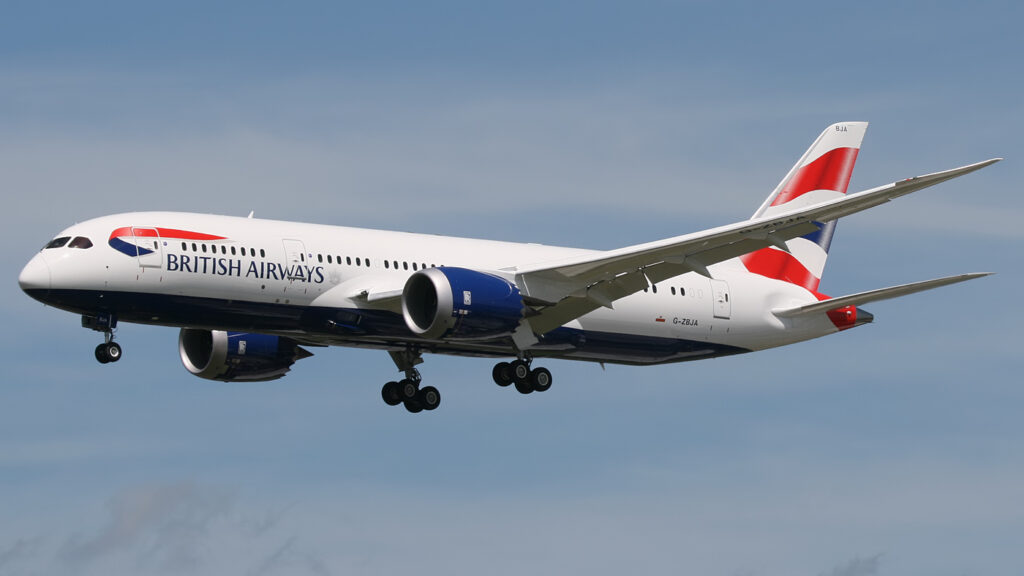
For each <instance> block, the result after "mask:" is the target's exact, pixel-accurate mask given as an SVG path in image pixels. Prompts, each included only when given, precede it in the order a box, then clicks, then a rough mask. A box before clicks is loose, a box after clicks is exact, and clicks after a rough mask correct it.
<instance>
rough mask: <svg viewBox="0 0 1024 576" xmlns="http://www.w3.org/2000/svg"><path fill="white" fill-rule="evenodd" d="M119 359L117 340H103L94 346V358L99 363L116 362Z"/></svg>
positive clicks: (119, 351)
mask: <svg viewBox="0 0 1024 576" xmlns="http://www.w3.org/2000/svg"><path fill="white" fill-rule="evenodd" d="M120 359H121V345H120V344H118V343H117V342H105V343H103V344H100V345H99V346H97V347H96V360H97V361H99V363H100V364H106V363H107V362H117V361H118V360H120Z"/></svg>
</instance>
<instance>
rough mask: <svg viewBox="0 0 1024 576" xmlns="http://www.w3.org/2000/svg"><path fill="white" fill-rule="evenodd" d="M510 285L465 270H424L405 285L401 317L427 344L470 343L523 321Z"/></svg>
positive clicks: (520, 302) (517, 296)
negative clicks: (428, 340)
mask: <svg viewBox="0 0 1024 576" xmlns="http://www.w3.org/2000/svg"><path fill="white" fill-rule="evenodd" d="M524 310H525V307H524V306H523V297H522V295H521V294H520V293H519V288H516V286H515V284H512V283H510V282H508V281H507V280H504V279H503V278H499V277H497V276H494V275H491V274H487V273H484V272H477V271H476V270H468V269H466V268H447V267H443V268H427V269H425V270H420V271H419V272H416V273H415V274H413V275H412V276H410V277H409V280H408V281H406V283H405V289H404V290H403V291H402V315H403V316H405V324H406V325H407V326H408V327H409V330H412V331H413V333H414V334H416V335H418V336H422V337H423V338H427V339H430V340H440V339H447V340H476V339H483V338H493V337H496V336H502V335H506V334H511V333H512V331H514V330H515V329H516V327H517V326H519V322H520V321H521V320H522V318H523V312H524Z"/></svg>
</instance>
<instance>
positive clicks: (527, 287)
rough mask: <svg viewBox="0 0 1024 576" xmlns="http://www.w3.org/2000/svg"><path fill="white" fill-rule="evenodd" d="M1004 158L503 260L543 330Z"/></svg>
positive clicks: (705, 272) (538, 328) (534, 324)
mask: <svg viewBox="0 0 1024 576" xmlns="http://www.w3.org/2000/svg"><path fill="white" fill-rule="evenodd" d="M1000 160H1002V159H1001V158H993V159H990V160H985V161H983V162H978V163H976V164H969V165H967V166H962V167H960V168H954V169H952V170H945V171H942V172H935V173H933V174H925V175H923V176H917V177H915V178H907V179H906V180H900V181H899V182H893V183H891V184H887V185H885V186H879V187H877V188H872V189H870V190H865V191H863V192H858V193H855V194H847V195H845V196H843V197H841V198H836V199H834V200H829V201H826V202H822V203H819V204H815V205H812V206H807V207H803V208H796V209H793V210H790V211H787V212H783V213H778V214H774V215H772V216H768V217H760V218H753V219H750V220H744V221H742V222H737V223H735V224H729V225H727V226H720V227H718V228H711V229H709V230H704V231H702V232H696V233H692V234H686V235H683V236H676V237H674V238H667V239H665V240H658V241H655V242H648V243H646V244H639V245H636V246H629V247H626V248H620V249H617V250H610V251H607V252H601V253H598V254H595V255H592V256H585V257H576V258H570V259H566V260H562V261H556V262H542V263H538V264H533V265H527V266H520V267H515V268H508V269H504V270H502V272H504V273H506V274H509V275H511V276H513V277H514V278H515V282H516V284H517V285H518V286H519V287H520V290H521V291H522V293H523V294H524V295H525V296H526V297H527V300H526V302H527V304H529V305H530V306H531V308H533V312H532V313H531V315H530V316H529V323H530V326H531V328H532V329H533V331H534V332H535V333H537V334H543V333H544V332H547V331H549V330H553V329H554V328H557V327H558V326H561V325H562V324H565V323H566V322H569V321H570V320H573V319H575V318H579V317H580V316H583V315H584V314H587V313H589V312H591V311H593V310H596V309H597V308H599V307H601V306H604V307H608V308H611V307H612V305H613V303H614V301H615V300H618V299H620V298H623V297H625V296H628V295H630V294H633V293H635V292H639V291H640V290H643V289H644V288H646V287H647V286H648V284H649V283H656V282H660V281H662V280H665V279H668V278H672V277H674V276H678V275H680V274H685V273H687V272H697V273H699V274H703V275H705V276H709V277H710V273H709V272H708V267H709V266H711V265H712V264H716V263H718V262H723V261H725V260H729V259H731V258H735V257H737V256H741V255H743V254H746V253H748V252H753V251H755V250H760V249H761V248H765V247H768V246H776V247H778V248H781V249H785V241H786V240H790V239H792V238H797V237H799V236H803V235H805V234H809V233H811V232H814V231H816V230H818V228H819V224H818V223H819V222H827V221H829V220H835V219H837V218H840V217H842V216H848V215H850V214H855V213H857V212H861V211H863V210H867V209H868V208H873V207H875V206H878V205H880V204H884V203H886V202H888V201H890V200H893V199H895V198H899V197H900V196H904V195H906V194H910V193H912V192H916V191H918V190H922V189H924V188H928V187H930V186H934V185H936V184H939V183H941V182H945V181H946V180H951V179H953V178H957V177H959V176H963V175H965V174H969V173H971V172H974V171H976V170H980V169H982V168H984V167H986V166H989V165H991V164H994V163H996V162H998V161H1000Z"/></svg>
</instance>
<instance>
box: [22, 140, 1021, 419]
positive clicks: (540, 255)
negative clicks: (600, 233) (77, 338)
mask: <svg viewBox="0 0 1024 576" xmlns="http://www.w3.org/2000/svg"><path fill="white" fill-rule="evenodd" d="M866 130H867V123H866V122H840V123H837V124H833V125H831V126H829V127H828V128H826V129H825V130H824V131H823V132H822V133H821V135H820V136H818V138H817V139H816V140H815V141H814V142H813V144H811V146H810V148H808V150H807V151H806V152H805V153H804V155H803V156H802V157H801V158H800V159H799V161H798V162H797V163H796V164H795V165H794V166H793V168H792V169H790V171H789V172H788V173H787V174H786V176H785V177H784V178H783V179H782V181H781V182H780V183H779V184H778V185H777V186H776V187H775V189H774V190H773V191H772V193H771V194H770V195H769V196H768V197H767V198H766V199H765V200H764V202H763V203H762V204H761V206H760V207H759V208H758V209H757V211H756V212H754V214H753V215H752V216H751V217H750V218H749V219H747V220H742V221H738V222H735V223H732V224H728V225H725V226H719V227H716V228H711V229H708V230H704V231H701V232H695V233H691V234H685V235H682V236H676V237H673V238H667V239H663V240H657V241H653V242H648V243H644V244H639V245H635V246H627V247H624V248H619V249H615V250H607V251H597V250H584V249H577V248H564V247H555V246H546V245H538V244H520V243H511V242H500V241H492V240H475V239H466V238H456V237H448V236H437V235H428V234H412V233H405V232H391V231H381V230H371V229H362V228H351V227H339V226H326V225H317V224H303V223H295V222H283V221H272V220H263V219H256V218H253V215H252V214H251V213H250V214H249V217H248V218H243V217H232V216H217V215H207V214H192V213H179V212H133V213H125V214H116V215H112V216H103V217H100V218H95V219H92V220H88V221H86V222H82V223H80V224H75V225H74V226H71V227H70V228H67V229H66V230H64V231H63V232H61V233H60V234H58V235H57V236H56V237H55V238H54V239H53V240H51V241H50V242H49V243H47V244H46V245H45V246H44V247H43V248H42V250H40V252H39V253H38V254H36V255H35V256H34V257H33V258H32V259H31V260H30V261H29V262H28V264H27V265H26V266H25V268H24V269H23V270H22V272H21V274H20V276H19V278H18V282H19V285H20V287H21V289H22V290H23V291H24V292H26V293H27V294H28V295H29V296H31V297H32V298H34V299H36V300H38V301H40V302H43V303H44V304H46V305H49V306H53V307H56V308H59V309H62V310H66V311H69V312H72V313H75V314H79V315H81V317H82V326H83V327H86V328H89V329H92V330H95V331H98V332H101V333H103V335H104V340H103V342H102V343H100V344H99V345H98V346H97V347H96V350H95V357H96V359H97V360H98V361H99V362H101V363H109V362H116V361H118V360H119V359H120V358H121V356H122V349H121V346H120V345H119V344H118V343H117V342H116V341H115V340H114V333H115V330H116V328H117V325H118V322H134V323H140V324H153V325H160V326H170V327H177V328H180V333H179V338H178V348H179V354H180V357H181V361H182V363H183V364H184V366H185V368H186V369H187V370H188V371H189V372H191V373H192V374H194V375H196V376H198V377H200V378H206V379H211V380H220V381H226V382H230V381H264V380H273V379H277V378H280V377H282V376H284V375H285V374H286V373H287V372H288V371H289V370H290V369H291V367H292V365H293V364H294V363H295V362H296V361H298V360H301V359H303V358H306V357H309V356H311V355H312V353H311V352H309V351H308V350H307V348H310V347H325V346H350V347H359V348H370V349H379V350H385V351H387V352H388V353H389V354H390V356H391V358H392V360H393V361H394V363H395V366H396V368H397V370H398V372H399V373H401V374H402V376H403V377H402V378H401V379H396V380H392V381H389V382H387V383H386V384H384V386H383V387H382V389H381V396H382V398H383V400H384V401H385V402H386V403H387V404H388V405H391V406H397V405H399V404H402V405H404V407H405V408H406V409H407V410H408V411H409V412H413V413H417V412H420V411H424V410H427V411H429V410H434V409H436V408H437V407H438V406H439V405H440V403H441V394H440V392H439V391H438V389H437V388H436V387H434V386H421V383H422V377H421V375H420V372H419V370H418V368H417V366H418V365H419V364H420V363H422V362H423V355H424V354H450V355H459V356H471V357H487V358H495V359H498V360H499V361H498V362H497V363H496V364H495V365H494V368H493V370H492V379H493V380H494V382H495V383H496V384H498V385H499V386H509V385H514V386H515V388H516V390H518V391H519V392H520V393H523V394H529V393H532V392H543V391H546V390H548V389H549V388H550V387H551V385H552V381H553V379H552V375H551V372H550V371H549V370H547V369H546V368H543V367H539V366H537V367H535V366H533V362H534V360H537V359H541V358H560V359H566V360H581V361H589V362H597V363H602V364H603V363H614V364H629V365H652V364H664V363H673V362H683V361H691V360H700V359H704V358H715V357H721V356H728V355H732V354H740V353H745V352H752V351H756V350H764V349H767V348H773V347H777V346H783V345H787V344H792V343H796V342H801V341H804V340H809V339H812V338H818V337H821V336H825V335H828V334H834V333H837V332H842V331H844V330H848V329H850V328H854V327H857V326H861V325H864V324H867V323H870V322H871V321H872V320H873V318H874V317H873V315H872V314H870V313H869V312H867V311H865V310H863V309H861V308H860V306H861V305H864V304H867V303H870V302H874V301H878V300H884V299H889V298H895V297H898V296H904V295H908V294H912V293H915V292H920V291H923V290H929V289H932V288H937V287H940V286H946V285H949V284H954V283H957V282H963V281H966V280H971V279H975V278H979V277H982V276H986V275H988V274H987V273H971V274H960V275H956V276H949V277H944V278H938V279H934V280H926V281H922V282H914V283H911V284H904V285H899V286H892V287H888V288H881V289H877V290H870V291H867V292H859V293H855V294H850V295H846V296H840V297H829V296H826V295H825V294H822V293H821V292H819V291H818V287H819V283H820V281H821V277H822V274H823V272H824V269H825V263H826V259H827V257H828V252H829V247H830V245H831V242H832V237H833V234H834V232H835V228H836V221H837V220H838V219H839V218H840V217H843V216H847V215H850V214H854V213H857V212H860V211H863V210H867V209H868V208H872V207H875V206H878V205H880V204H884V203H886V202H889V201H890V200H893V199H896V198H899V197H901V196H904V195H906V194H910V193H912V192H916V191H918V190H922V189H924V188H927V187H930V186H933V185H935V184H938V183H940V182H944V181H946V180H950V179H952V178H956V177H959V176H963V175H965V174H968V173H970V172H974V171H975V170H979V169H981V168H984V167H986V166H989V165H991V164H994V163H995V162H998V161H999V160H1001V158H993V159H990V160H985V161H983V162H978V163H975V164H970V165H967V166H963V167H960V168H955V169H952V170H946V171H942V172H936V173H932V174H926V175H923V176H918V177H915V178H908V179H905V180H900V181H898V182H893V183H891V184H887V185H884V186H880V187H877V188H872V189H869V190H865V191H862V192H858V193H854V194H846V191H847V186H848V184H849V182H850V177H851V174H852V172H853V168H854V164H855V163H856V160H857V155H858V153H859V151H860V147H861V143H862V141H863V138H864V134H865V131H866Z"/></svg>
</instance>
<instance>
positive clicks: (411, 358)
mask: <svg viewBox="0 0 1024 576" xmlns="http://www.w3.org/2000/svg"><path fill="white" fill-rule="evenodd" d="M389 354H391V359H392V360H394V361H395V365H396V366H398V369H399V370H402V371H404V372H405V378H403V379H402V380H399V381H397V382H388V383H387V384H385V385H384V387H383V388H381V391H380V395H381V397H382V398H383V399H384V403H385V404H387V405H388V406H398V405H399V404H404V405H405V409H406V410H408V411H409V412H411V413H413V414H416V413H417V412H422V411H423V410H428V411H429V410H436V409H437V407H438V406H440V405H441V392H439V391H438V389H437V388H434V387H433V386H424V387H423V388H420V382H422V381H423V378H422V377H421V376H420V371H419V370H417V369H416V368H415V366H416V365H417V364H420V363H422V362H423V357H422V355H420V353H419V351H418V350H413V349H407V350H403V351H401V352H389Z"/></svg>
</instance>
